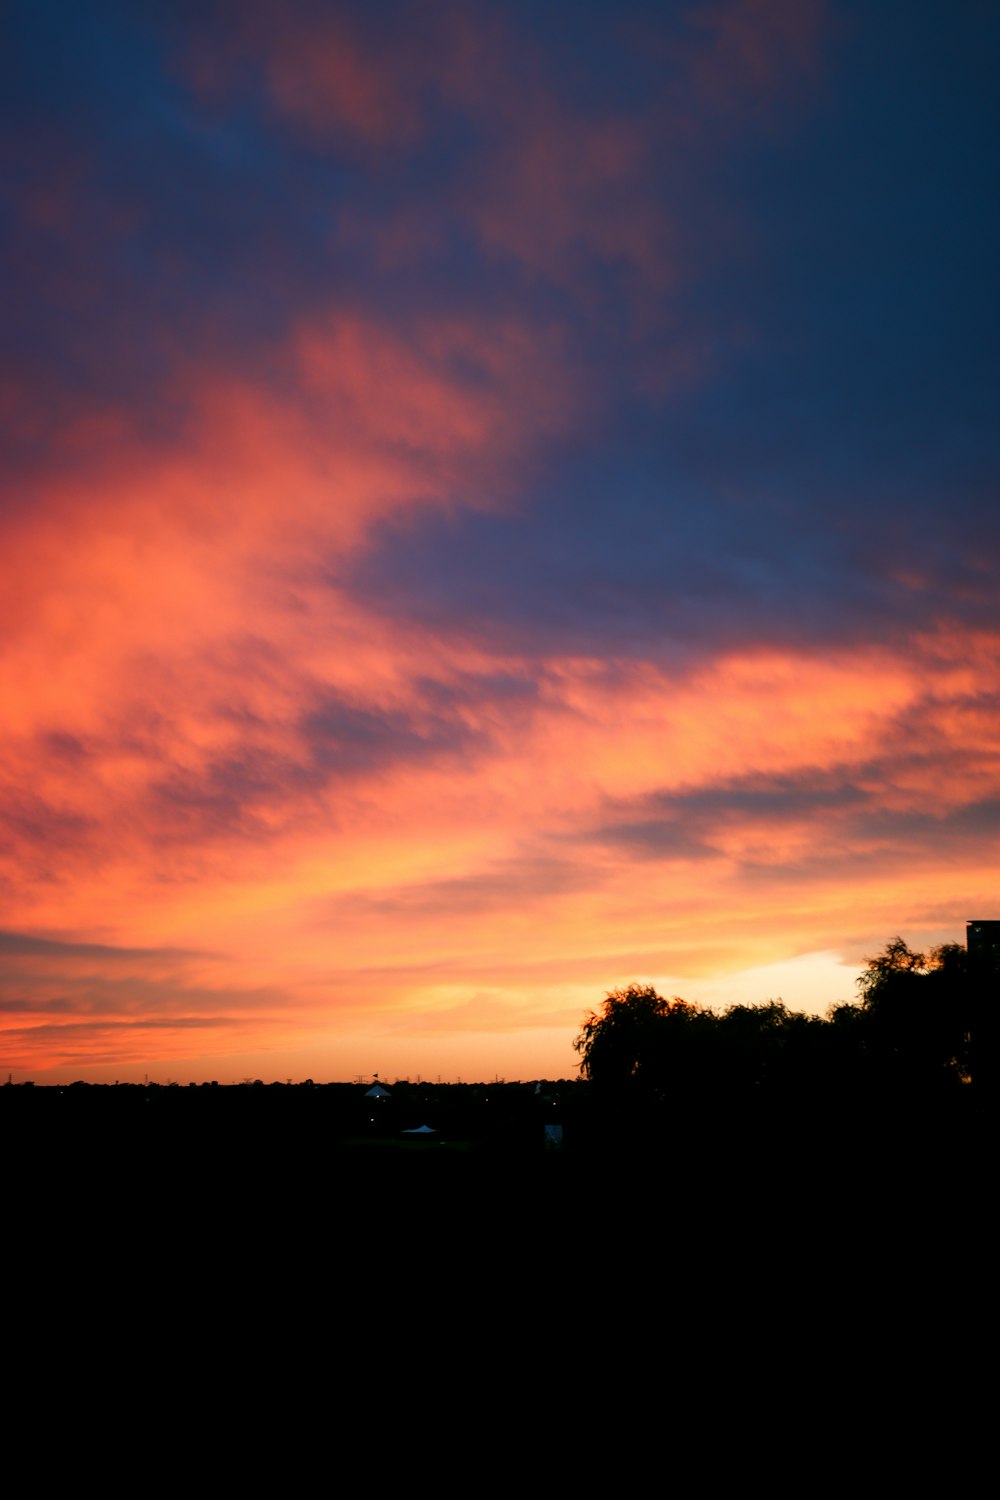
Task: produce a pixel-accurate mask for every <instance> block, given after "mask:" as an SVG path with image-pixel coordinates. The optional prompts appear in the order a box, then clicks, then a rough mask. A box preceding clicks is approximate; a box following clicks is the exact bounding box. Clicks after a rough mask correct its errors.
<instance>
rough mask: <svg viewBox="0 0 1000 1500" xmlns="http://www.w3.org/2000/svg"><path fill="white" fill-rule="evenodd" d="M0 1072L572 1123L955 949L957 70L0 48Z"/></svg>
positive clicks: (966, 55) (935, 26) (780, 9)
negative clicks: (895, 964) (595, 1014)
mask: <svg viewBox="0 0 1000 1500" xmlns="http://www.w3.org/2000/svg"><path fill="white" fill-rule="evenodd" d="M6 33H7V37H6V41H7V45H6V47H5V49H4V51H5V56H4V60H3V63H2V67H3V70H4V73H5V78H4V87H3V101H4V103H3V136H2V140H3V152H4V157H3V159H4V168H5V170H4V172H3V175H2V181H3V188H2V192H3V211H4V225H5V233H4V236H3V263H2V264H3V277H4V289H5V297H4V299H3V313H2V319H3V361H2V368H0V410H2V412H3V419H4V433H5V440H4V452H5V460H4V468H3V486H2V490H0V703H2V705H3V714H2V718H0V1009H2V1012H3V1019H2V1021H0V1032H2V1041H0V1070H2V1071H3V1073H4V1074H6V1072H7V1071H9V1070H11V1069H13V1070H14V1073H15V1076H22V1077H23V1076H31V1077H35V1078H37V1079H39V1080H40V1081H47V1080H49V1079H57V1078H72V1077H86V1078H93V1079H102V1078H114V1077H121V1078H141V1077H142V1075H143V1073H144V1072H146V1071H148V1072H149V1073H150V1075H151V1076H153V1075H154V1074H156V1075H157V1076H160V1077H164V1078H165V1077H166V1076H168V1075H169V1076H172V1077H176V1078H181V1079H189V1078H192V1079H200V1078H212V1077H217V1078H220V1079H223V1080H226V1081H228V1080H229V1079H231V1078H233V1077H241V1076H245V1075H251V1076H259V1077H263V1078H266V1079H270V1078H279V1077H280V1078H284V1077H286V1076H294V1077H297V1078H303V1077H306V1076H312V1077H313V1078H315V1079H317V1080H325V1079H347V1078H352V1077H354V1076H355V1075H356V1074H359V1073H360V1074H364V1075H368V1074H370V1073H372V1072H375V1071H378V1072H381V1073H383V1074H385V1075H390V1076H391V1075H393V1074H395V1075H398V1076H411V1077H415V1076H416V1075H417V1074H418V1073H422V1074H423V1075H424V1076H436V1075H437V1074H441V1075H442V1076H443V1077H455V1076H457V1075H461V1076H462V1077H464V1078H473V1077H484V1078H488V1077H493V1076H494V1075H496V1074H499V1075H500V1076H506V1077H508V1078H514V1077H525V1078H527V1077H541V1076H548V1077H559V1076H570V1075H571V1074H572V1073H573V1072H574V1070H575V1063H576V1058H575V1056H574V1054H573V1052H572V1049H571V1045H570V1043H571V1040H572V1038H573V1036H574V1035H575V1033H576V1031H577V1029H578V1027H579V1024H580V1021H581V1018H582V1015H583V1013H584V1012H585V1011H586V1010H587V1009H589V1008H591V1007H593V1006H596V1005H597V1004H598V1003H599V1001H600V999H601V997H602V996H603V995H604V993H605V992H606V991H607V990H609V989H611V988H613V987H615V986H617V985H621V984H624V983H627V982H629V981H630V980H633V979H637V980H642V981H649V982H652V983H655V984H656V985H657V987H658V988H659V989H660V990H661V992H663V993H664V994H673V993H677V994H681V995H683V996H684V997H685V998H687V999H689V1000H693V1001H703V1002H705V1003H717V1004H723V1003H727V1002H729V1001H733V1000H736V999H745V1000H763V999H767V998H769V997H777V996H778V995H781V996H782V997H783V998H784V1000H785V1001H786V1003H787V1004H788V1005H790V1006H792V1007H793V1008H797V1009H816V1010H823V1009H825V1007H826V1006H827V1005H828V1004H830V1003H831V1002H832V1001H834V1000H837V999H844V1000H846V999H851V998H853V994H854V991H853V979H854V976H855V974H856V972H857V969H858V966H859V964H860V961H861V959H862V957H863V956H864V955H865V954H867V953H872V952H874V951H877V950H878V949H880V948H881V947H882V946H883V945H884V943H885V942H886V941H887V939H889V938H890V937H892V936H893V935H894V934H895V933H896V932H901V933H903V935H904V936H905V937H906V938H907V939H908V940H909V941H910V942H911V943H913V944H914V945H915V946H927V945H930V944H933V943H937V942H942V941H946V940H956V941H963V940H964V931H965V922H966V920H967V919H968V918H972V917H1000V881H998V874H1000V855H998V843H997V831H998V826H1000V755H998V750H1000V715H998V697H997V693H998V663H1000V590H998V586H997V556H998V545H997V544H998V509H997V474H998V461H997V460H998V452H997V448H998V425H997V411H998V402H997V394H998V393H997V347H998V341H997V318H998V310H997V309H998V299H997V295H996V277H997V266H998V255H997V249H998V238H1000V236H998V216H1000V209H998V202H1000V199H998V194H997V191H996V187H997V184H996V168H995V156H996V141H997V139H998V138H1000V129H998V126H1000V121H998V119H997V115H998V112H1000V105H998V100H997V90H996V78H997V77H998V76H1000V15H998V13H997V11H996V9H995V7H991V6H986V5H983V4H979V3H974V0H966V3H958V4H955V5H950V6H947V7H943V6H941V5H939V4H932V3H923V0H913V3H905V4H904V3H898V4H897V3H892V0H885V3H880V4H878V5H871V4H868V3H861V0H857V3H848V0H830V3H823V0H788V3H783V0H692V3H676V4H672V3H657V4H639V3H628V0H625V3H622V4H614V5H612V4H610V3H586V0H576V3H574V4H572V5H569V4H564V3H561V0H552V3H548V4H546V5H543V6H536V5H530V6H529V5H528V4H501V3H493V4H476V3H454V4H452V3H440V4H437V3H432V4H419V5H418V4H413V3H409V4H393V3H381V4H379V5H377V6H371V5H362V4H346V3H345V4H341V3H327V4H323V3H299V0H293V3H285V4H282V5H281V6H277V5H271V4H253V3H232V4H229V3H221V4H214V5H213V4H206V5H203V6H198V7H195V6H192V5H188V4H185V3H173V0H171V3H168V0H164V3H162V4H151V5H143V6H140V7H135V6H132V5H128V4H125V3H117V0H106V3H105V0H83V3H79V0H78V3H72V4H71V3H63V4H60V3H52V4H46V3H41V4H40V3H32V4H27V3H24V4H17V3H15V4H14V5H13V6H11V7H10V8H9V9H8V14H7V21H6Z"/></svg>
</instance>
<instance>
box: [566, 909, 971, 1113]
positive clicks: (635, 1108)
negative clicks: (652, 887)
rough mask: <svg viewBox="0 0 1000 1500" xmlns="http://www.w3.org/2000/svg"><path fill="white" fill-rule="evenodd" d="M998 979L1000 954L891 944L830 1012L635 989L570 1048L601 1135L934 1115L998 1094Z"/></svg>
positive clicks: (617, 998)
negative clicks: (715, 1005) (712, 1004)
mask: <svg viewBox="0 0 1000 1500" xmlns="http://www.w3.org/2000/svg"><path fill="white" fill-rule="evenodd" d="M998 982H1000V965H998V958H997V950H996V948H995V947H986V948H984V949H983V950H982V951H969V950H968V949H966V948H963V947H961V946H960V945H958V944H957V943H948V944H945V945H944V946H942V947H938V948H935V949H933V950H932V951H931V952H930V953H928V954H924V953H920V952H916V951H914V950H911V949H910V948H909V947H908V946H907V944H906V943H905V942H904V941H903V939H902V938H900V937H897V938H894V939H893V940H892V941H891V942H890V943H888V944H887V945H886V947H885V949H884V950H883V951H882V952H881V953H880V954H878V955H877V956H876V957H874V958H870V959H868V960H867V961H866V963H865V966H864V969H863V972H862V973H861V975H860V977H859V979H858V981H857V986H858V1000H857V1001H856V1002H854V1003H845V1004H841V1005H837V1006H834V1007H833V1008H832V1009H831V1010H830V1011H829V1012H828V1013H827V1015H826V1016H825V1017H822V1016H816V1015H808V1014H805V1013H803V1012H801V1011H794V1010H790V1009H789V1008H788V1007H787V1006H786V1005H785V1004H784V1003H783V1002H782V1001H780V1000H772V1001H768V1002H767V1003H765V1004H758V1005H731V1006H730V1007H729V1008H728V1009H727V1010H725V1011H723V1012H721V1013H719V1012H716V1011H712V1010H708V1009H706V1008H705V1007H703V1006H700V1005H697V1004H693V1003H691V1002H689V1001H686V1000H682V999H679V998H677V997H674V998H671V999H667V998H664V997H663V996H662V995H659V994H658V993H657V991H656V990H655V989H654V988H653V987H652V986H651V985H643V984H631V985H629V986H627V987H626V988H624V989H618V990H613V991H611V992H610V993H609V994H608V995H607V996H606V998H605V1000H604V1002H603V1004H602V1006H601V1008H600V1009H599V1010H598V1011H596V1012H591V1013H590V1015H589V1016H588V1017H587V1018H586V1019H585V1021H584V1023H583V1026H582V1028H581V1031H580V1033H579V1035H578V1036H577V1038H576V1041H575V1043H574V1046H575V1048H576V1051H577V1052H578V1053H579V1056H580V1071H581V1075H582V1077H583V1078H584V1079H586V1080H587V1081H588V1082H589V1085H590V1089H591V1094H592V1100H593V1106H594V1110H595V1115H596V1118H598V1119H599V1120H600V1126H601V1128H602V1129H605V1130H607V1129H621V1130H635V1129H638V1128H642V1129H646V1130H649V1129H651V1128H655V1127H656V1126H658V1125H660V1126H663V1127H664V1128H665V1129H666V1130H669V1129H671V1128H673V1127H674V1126H676V1125H678V1124H680V1122H682V1121H683V1124H684V1128H686V1129H690V1127H691V1125H692V1123H693V1122H701V1123H702V1124H704V1125H705V1126H706V1128H711V1129H712V1130H713V1131H715V1132H718V1131H720V1130H721V1131H732V1130H733V1128H734V1127H737V1128H738V1127H740V1126H742V1125H746V1124H751V1125H752V1124H753V1123H754V1122H755V1121H757V1122H759V1121H761V1120H764V1119H767V1118H771V1119H774V1120H778V1119H781V1118H782V1117H783V1118H784V1119H785V1120H786V1121H787V1120H788V1119H790V1118H792V1117H794V1118H796V1119H797V1120H800V1121H802V1122H803V1123H805V1122H811V1123H817V1124H819V1123H829V1124H831V1125H835V1128H836V1129H837V1130H842V1129H843V1128H844V1126H845V1121H846V1122H847V1124H848V1126H849V1124H850V1121H851V1120H854V1121H859V1120H864V1122H865V1124H866V1125H867V1126H870V1125H871V1124H872V1123H873V1122H874V1121H875V1120H876V1119H879V1118H881V1119H882V1120H884V1121H888V1120H889V1119H891V1118H893V1117H895V1118H902V1117H906V1118H907V1119H910V1118H912V1117H913V1115H914V1113H915V1112H921V1113H922V1114H923V1115H925V1116H927V1117H930V1116H932V1115H937V1116H940V1115H942V1114H948V1113H949V1112H951V1113H954V1112H959V1111H963V1110H968V1109H969V1108H970V1107H972V1105H973V1101H975V1106H976V1107H978V1105H979V1104H980V1103H981V1102H982V1101H983V1100H984V1099H985V1098H986V1097H987V1095H989V1094H991V1093H992V1089H993V1070H994V1067H995V1064H994V1061H993V1059H994V1057H995V1026H996V1021H995V1016H996V1005H997V987H998Z"/></svg>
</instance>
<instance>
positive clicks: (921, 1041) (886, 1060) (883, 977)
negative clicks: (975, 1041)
mask: <svg viewBox="0 0 1000 1500" xmlns="http://www.w3.org/2000/svg"><path fill="white" fill-rule="evenodd" d="M857 985H858V990H859V992H860V995H861V1012H862V1018H863V1023H862V1025H861V1027H860V1028H859V1037H861V1038H863V1040H864V1043H865V1045H866V1046H867V1049H868V1053H869V1057H870V1059H871V1061H872V1062H873V1063H874V1065H875V1066H876V1068H877V1070H878V1073H879V1075H880V1080H881V1081H882V1082H884V1083H887V1084H896V1085H905V1086H908V1087H912V1086H919V1087H921V1088H924V1087H927V1086H935V1085H936V1086H941V1085H950V1084H954V1083H956V1082H959V1081H964V1080H967V1079H968V1077H969V1071H970V1061H969V1058H970V1032H971V1029H972V1014H971V1012H972V998H973V997H972V987H971V985H970V982H969V964H968V954H967V953H966V951H965V949H964V948H961V947H959V945H958V944H957V943H946V944H944V945H943V946H942V947H940V948H935V949H933V950H932V951H931V953H930V954H929V955H927V954H924V953H917V952H915V951H914V950H912V949H911V948H909V947H908V946H907V944H906V943H905V942H904V941H903V939H902V938H901V937H896V938H894V939H893V940H892V942H891V943H888V944H887V945H886V947H885V949H884V951H883V952H882V953H880V954H878V955H877V956H876V957H875V958H869V959H867V960H866V962H865V967H864V970H863V972H862V973H861V975H860V976H859V978H858V980H857Z"/></svg>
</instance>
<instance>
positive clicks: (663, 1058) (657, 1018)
mask: <svg viewBox="0 0 1000 1500" xmlns="http://www.w3.org/2000/svg"><path fill="white" fill-rule="evenodd" d="M702 1015H703V1012H702V1011H701V1010H700V1007H698V1006H696V1005H690V1004H689V1003H688V1002H687V1001H686V1000H681V999H679V998H677V997H676V996H675V997H674V998H673V999H672V1000H665V999H664V998H663V996H662V995H659V994H657V992H656V990H655V989H654V988H653V986H652V985H649V984H645V985H642V984H630V985H628V986H627V987H626V988H625V989H618V990H611V991H610V992H609V993H608V995H607V996H606V997H605V1000H604V1003H603V1005H602V1006H601V1009H600V1011H598V1012H594V1011H591V1013H590V1015H589V1016H588V1017H587V1019H586V1020H585V1021H584V1023H583V1026H582V1028H581V1031H580V1035H579V1036H578V1037H577V1038H576V1040H575V1041H574V1043H573V1046H574V1047H575V1049H576V1051H577V1052H578V1053H579V1054H580V1072H581V1073H582V1074H583V1076H584V1078H588V1079H589V1080H590V1081H591V1083H593V1084H595V1085H596V1086H597V1087H598V1088H599V1089H602V1090H621V1089H623V1088H626V1087H628V1088H631V1089H632V1090H633V1091H634V1090H636V1089H643V1088H645V1089H656V1088H658V1087H662V1086H663V1085H664V1083H665V1082H666V1076H665V1075H666V1074H667V1073H669V1072H671V1071H673V1070H672V1068H671V1067H670V1054H671V1051H672V1050H673V1046H674V1044H675V1043H676V1042H677V1041H678V1040H679V1034H680V1032H681V1030H682V1029H683V1030H687V1029H688V1028H689V1024H690V1023H691V1022H693V1021H694V1020H695V1019H696V1018H698V1017H700V1016H702Z"/></svg>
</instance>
